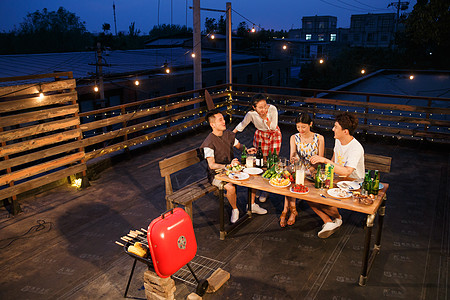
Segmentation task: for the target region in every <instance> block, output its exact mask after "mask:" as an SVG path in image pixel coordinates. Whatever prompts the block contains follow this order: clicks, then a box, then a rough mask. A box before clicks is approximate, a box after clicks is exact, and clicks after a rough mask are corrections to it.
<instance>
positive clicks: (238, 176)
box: [228, 172, 250, 180]
mask: <svg viewBox="0 0 450 300" xmlns="http://www.w3.org/2000/svg"><path fill="white" fill-rule="evenodd" d="M249 177H250V175H248V174H247V173H244V172H239V173H230V174H228V178H230V179H234V180H245V179H248V178H249Z"/></svg>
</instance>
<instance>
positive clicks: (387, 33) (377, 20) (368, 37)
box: [349, 13, 395, 48]
mask: <svg viewBox="0 0 450 300" xmlns="http://www.w3.org/2000/svg"><path fill="white" fill-rule="evenodd" d="M394 35H395V13H387V14H364V15H352V16H351V22H350V32H349V44H350V46H351V47H382V48H384V47H390V46H391V45H392V43H393V42H394V37H395V36H394Z"/></svg>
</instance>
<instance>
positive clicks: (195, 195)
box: [167, 178, 217, 205]
mask: <svg viewBox="0 0 450 300" xmlns="http://www.w3.org/2000/svg"><path fill="white" fill-rule="evenodd" d="M215 190H217V187H215V186H213V185H211V184H210V183H209V181H208V179H207V178H202V179H201V180H199V181H196V182H194V183H191V184H189V185H187V186H185V187H183V188H182V189H179V190H177V191H176V192H174V193H173V194H171V195H168V196H167V200H169V201H171V202H173V203H177V204H181V205H188V204H190V203H192V202H193V201H195V200H197V199H199V198H201V197H203V196H205V195H206V194H209V193H211V192H213V191H215Z"/></svg>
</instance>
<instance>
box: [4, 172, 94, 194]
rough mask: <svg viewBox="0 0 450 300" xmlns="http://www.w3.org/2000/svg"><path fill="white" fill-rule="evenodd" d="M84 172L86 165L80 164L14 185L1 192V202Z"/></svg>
mask: <svg viewBox="0 0 450 300" xmlns="http://www.w3.org/2000/svg"><path fill="white" fill-rule="evenodd" d="M83 171H86V164H79V165H76V166H72V167H69V168H66V169H63V170H59V171H56V172H53V173H51V174H47V175H44V176H42V177H39V178H35V179H32V180H29V181H27V182H24V183H20V184H17V185H14V186H12V187H9V188H6V189H2V190H0V200H1V199H6V198H9V197H12V196H14V195H19V194H21V193H24V192H26V191H29V190H32V189H35V188H38V187H41V186H43V185H46V184H48V183H52V182H54V181H57V180H59V179H63V178H65V177H68V176H70V175H73V174H78V173H81V172H83Z"/></svg>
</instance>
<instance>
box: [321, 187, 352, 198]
mask: <svg viewBox="0 0 450 300" xmlns="http://www.w3.org/2000/svg"><path fill="white" fill-rule="evenodd" d="M339 191H345V190H342V189H339V188H334V189H329V190H328V191H327V193H328V195H330V196H331V197H334V198H341V199H342V198H350V197H351V196H352V193H350V192H347V191H345V195H344V196H341V195H340V194H339Z"/></svg>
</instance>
